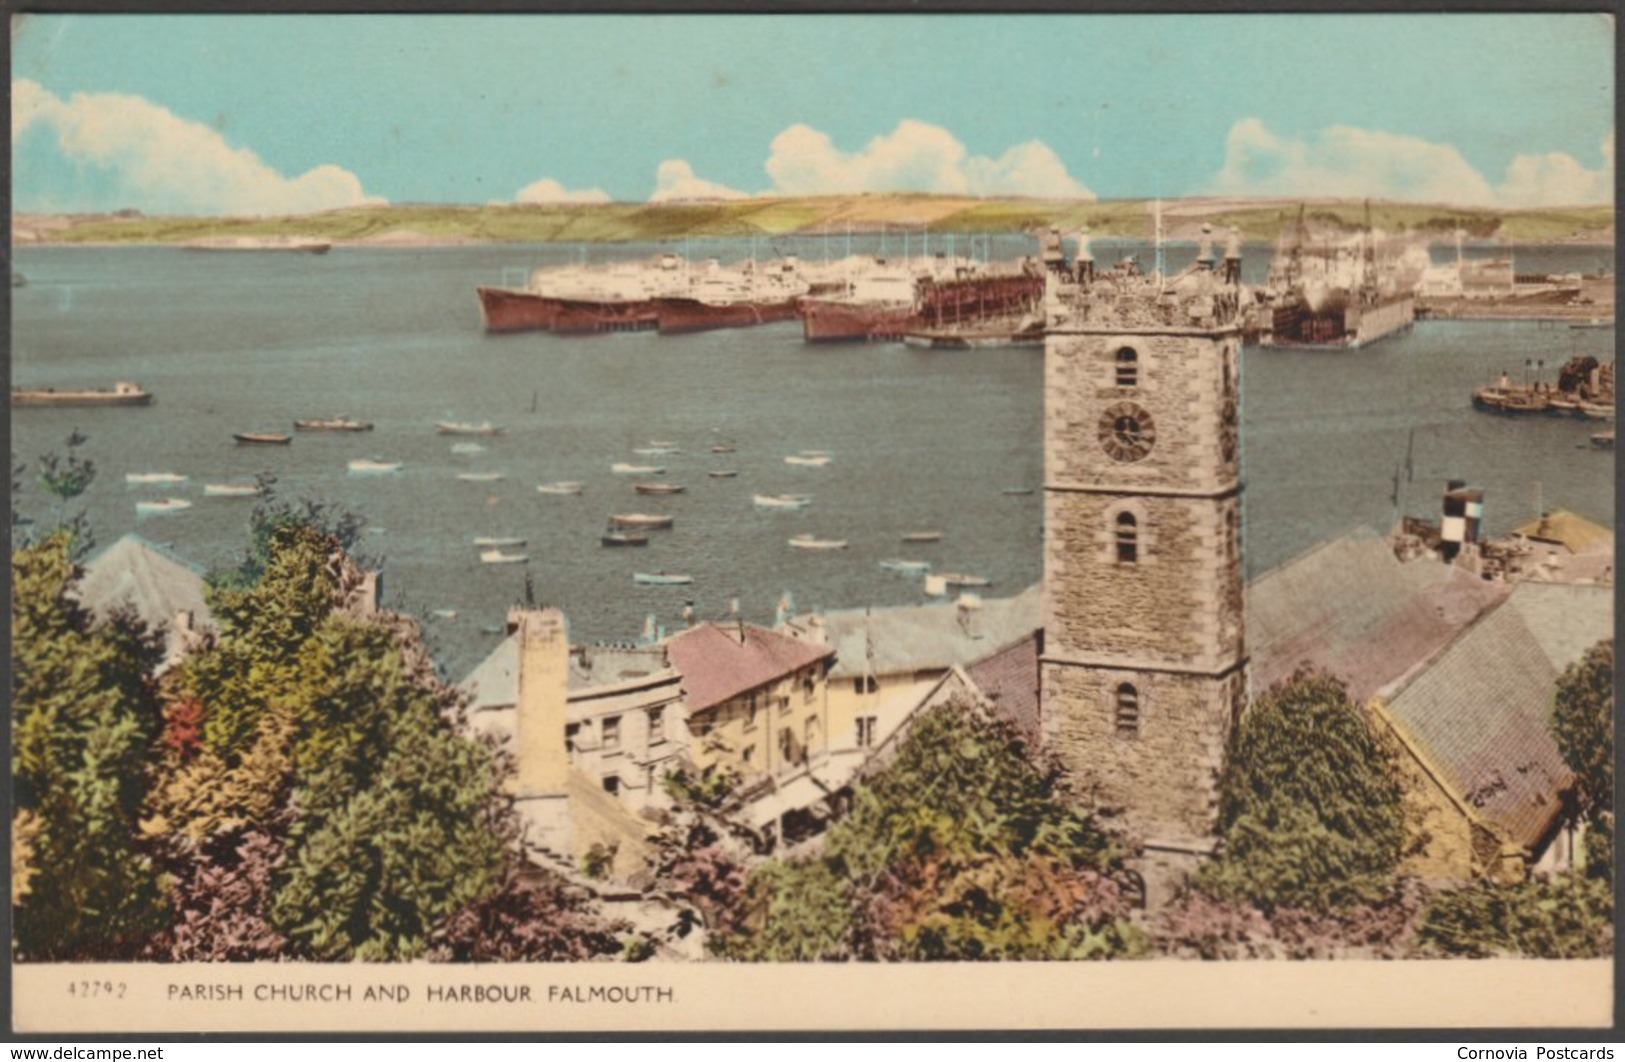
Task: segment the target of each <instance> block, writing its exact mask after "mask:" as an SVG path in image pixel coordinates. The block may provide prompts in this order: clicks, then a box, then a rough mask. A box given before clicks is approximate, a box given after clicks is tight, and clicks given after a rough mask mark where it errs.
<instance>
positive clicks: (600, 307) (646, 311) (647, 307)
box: [552, 299, 660, 335]
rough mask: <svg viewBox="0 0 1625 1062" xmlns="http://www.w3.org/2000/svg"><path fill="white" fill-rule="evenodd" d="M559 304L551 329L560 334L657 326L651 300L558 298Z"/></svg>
mask: <svg viewBox="0 0 1625 1062" xmlns="http://www.w3.org/2000/svg"><path fill="white" fill-rule="evenodd" d="M558 304H559V309H558V313H557V314H556V315H555V316H554V318H553V327H552V330H553V331H554V332H557V333H559V334H560V335H600V334H603V333H607V332H652V331H654V330H655V329H656V328H658V327H660V315H659V312H658V311H657V310H656V309H655V304H654V301H653V300H651V299H626V300H619V299H617V300H609V299H605V300H599V299H560V300H558Z"/></svg>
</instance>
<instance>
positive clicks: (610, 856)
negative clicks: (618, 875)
mask: <svg viewBox="0 0 1625 1062" xmlns="http://www.w3.org/2000/svg"><path fill="white" fill-rule="evenodd" d="M619 850H620V846H619V845H614V844H611V845H604V844H601V843H597V842H595V843H594V844H593V846H592V847H591V848H588V849H587V854H586V855H584V856H582V857H581V873H582V874H583V875H585V876H586V877H588V878H590V879H591V880H593V881H602V880H603V879H604V878H607V877H608V876H609V872H610V870H611V869H613V868H614V866H615V853H616V852H617V851H619Z"/></svg>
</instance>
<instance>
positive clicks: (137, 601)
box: [75, 534, 214, 663]
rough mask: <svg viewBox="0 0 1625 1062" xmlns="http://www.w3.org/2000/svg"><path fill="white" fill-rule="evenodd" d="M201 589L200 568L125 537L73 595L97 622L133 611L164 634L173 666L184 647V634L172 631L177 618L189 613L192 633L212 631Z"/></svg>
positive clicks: (88, 568)
mask: <svg viewBox="0 0 1625 1062" xmlns="http://www.w3.org/2000/svg"><path fill="white" fill-rule="evenodd" d="M203 590H204V578H203V569H202V568H199V567H197V566H196V565H193V564H190V563H188V562H187V561H184V560H182V559H181V558H180V557H178V556H176V555H175V554H174V553H171V552H170V551H169V550H167V549H165V548H164V547H162V546H159V545H157V544H155V543H152V542H149V541H147V540H146V539H145V538H142V537H141V536H140V535H137V534H128V535H125V536H124V537H123V538H121V539H119V540H118V541H117V542H115V543H113V544H112V545H111V546H109V547H107V548H106V549H105V550H103V551H102V552H101V553H99V554H97V555H96V557H94V558H93V559H92V560H90V562H89V563H87V564H86V565H85V570H84V575H83V576H82V577H81V578H80V580H79V582H78V585H77V587H76V590H75V593H76V596H77V597H78V599H79V602H80V604H82V605H84V607H85V608H86V609H88V610H89V611H90V612H91V614H92V615H94V616H95V617H96V618H97V619H99V620H105V619H106V618H107V617H108V616H109V615H110V614H111V613H112V612H113V611H114V610H115V609H117V608H119V607H121V606H124V607H128V608H132V609H134V610H135V614H136V615H137V616H139V617H140V618H141V620H142V622H143V623H145V624H146V625H147V627H148V628H150V629H152V630H160V629H161V630H163V631H165V632H166V638H167V643H166V644H167V655H168V661H167V662H168V663H173V662H174V661H175V660H176V659H177V658H178V657H179V655H180V653H181V651H182V649H183V644H182V643H183V638H184V636H183V634H182V632H180V631H178V630H176V627H175V618H176V617H177V616H178V615H180V614H181V613H189V614H190V615H191V617H192V627H193V629H195V630H208V629H212V628H213V627H214V616H213V615H212V614H211V613H210V611H209V605H208V602H207V601H206V600H205V599H204V594H203Z"/></svg>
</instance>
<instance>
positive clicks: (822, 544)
mask: <svg viewBox="0 0 1625 1062" xmlns="http://www.w3.org/2000/svg"><path fill="white" fill-rule="evenodd" d="M790 545H792V546H794V547H795V548H796V549H814V550H830V549H845V548H846V539H844V538H817V537H815V536H813V535H794V536H792V537H791V539H790Z"/></svg>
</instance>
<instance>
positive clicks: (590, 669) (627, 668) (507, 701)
mask: <svg viewBox="0 0 1625 1062" xmlns="http://www.w3.org/2000/svg"><path fill="white" fill-rule="evenodd" d="M583 652H585V654H586V659H587V661H588V662H589V663H590V666H583V662H582V653H583ZM666 667H667V665H666V654H665V650H664V649H663V648H662V647H661V646H658V645H648V646H635V647H623V646H588V647H586V648H585V650H581V649H577V650H576V651H573V652H572V653H571V654H570V691H571V692H572V693H573V692H576V691H578V690H589V689H592V688H594V687H597V686H607V685H610V684H613V683H618V682H628V681H631V680H633V679H638V678H645V677H648V676H652V675H657V674H659V673H660V672H662V671H664V670H666ZM461 685H462V687H463V689H466V690H468V691H469V693H470V694H471V695H472V696H473V700H472V701H470V703H469V710H470V711H475V712H478V711H483V710H485V709H487V708H506V707H511V706H512V705H514V704H517V703H518V701H519V637H518V635H516V634H510V635H509V636H508V637H506V638H504V639H502V641H501V642H499V643H497V646H496V648H495V649H492V650H491V652H490V653H489V654H488V655H487V656H486V658H485V659H484V660H481V661H480V662H479V663H478V664H476V665H475V666H474V670H472V671H470V672H469V673H468V675H467V677H465V678H464V679H463V681H462V683H461Z"/></svg>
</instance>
